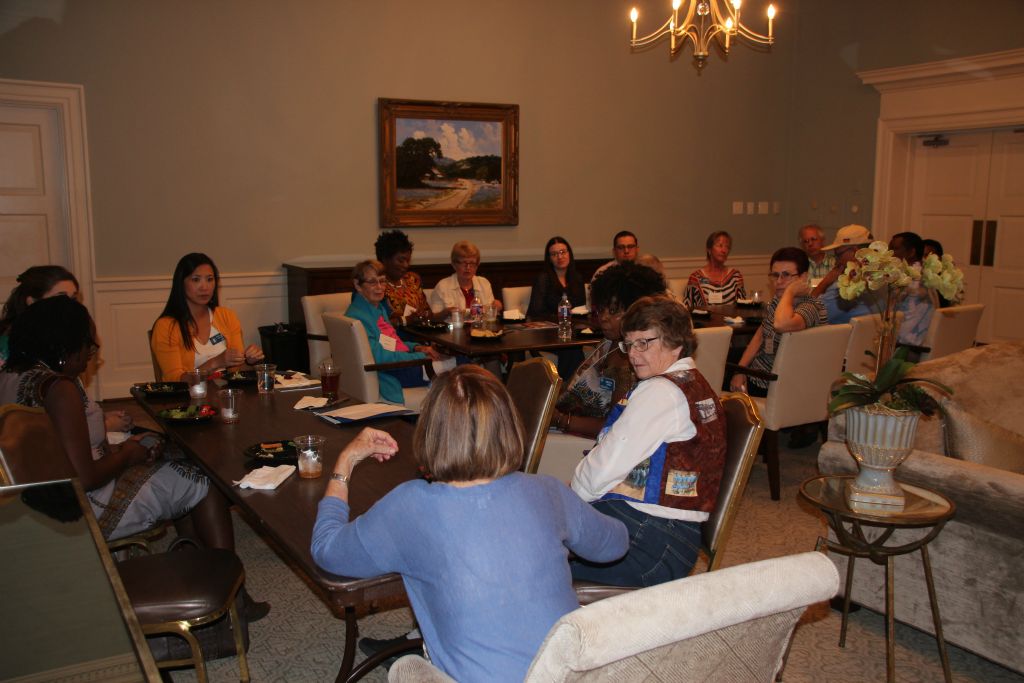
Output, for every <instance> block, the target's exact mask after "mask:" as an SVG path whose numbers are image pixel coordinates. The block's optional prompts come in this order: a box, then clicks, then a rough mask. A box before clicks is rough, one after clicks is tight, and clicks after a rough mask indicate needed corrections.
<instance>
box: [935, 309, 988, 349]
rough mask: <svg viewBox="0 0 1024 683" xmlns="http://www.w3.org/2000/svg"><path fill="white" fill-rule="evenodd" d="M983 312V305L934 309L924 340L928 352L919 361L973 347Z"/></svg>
mask: <svg viewBox="0 0 1024 683" xmlns="http://www.w3.org/2000/svg"><path fill="white" fill-rule="evenodd" d="M984 312H985V305H984V304H969V305H967V306H950V307H949V308H937V309H935V311H934V312H933V313H932V321H931V324H929V325H928V334H927V335H925V338H924V345H925V346H927V347H928V348H929V349H930V350H929V351H928V352H927V353H925V354H923V355H922V356H921V360H932V359H934V358H941V357H942V356H948V355H949V354H951V353H956V352H957V351H963V350H964V349H969V348H971V347H972V346H974V338H975V337H976V336H977V334H978V324H979V323H981V314H982V313H984Z"/></svg>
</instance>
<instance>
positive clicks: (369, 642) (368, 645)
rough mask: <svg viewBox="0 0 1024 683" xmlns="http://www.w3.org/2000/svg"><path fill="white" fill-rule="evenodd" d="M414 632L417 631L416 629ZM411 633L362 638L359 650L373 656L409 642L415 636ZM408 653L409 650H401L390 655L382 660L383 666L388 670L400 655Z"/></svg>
mask: <svg viewBox="0 0 1024 683" xmlns="http://www.w3.org/2000/svg"><path fill="white" fill-rule="evenodd" d="M412 633H415V631H413V632H412ZM410 635H411V634H409V633H407V634H405V635H403V636H398V637H397V638H360V639H359V643H358V645H359V651H360V652H362V653H363V654H364V655H366V656H367V657H372V656H374V655H375V654H378V653H380V652H383V651H384V650H389V649H391V648H395V647H400V646H401V645H403V644H406V643H408V642H409V641H410V640H413V638H414V637H415V636H413V637H410ZM406 654H408V652H399V653H398V654H396V655H395V656H393V657H388V658H387V659H385V660H384V661H383V662H381V666H383V667H384V670H385V671H387V670H389V669H390V668H391V665H392V664H394V663H395V662H397V661H398V658H399V657H403V656H405V655H406Z"/></svg>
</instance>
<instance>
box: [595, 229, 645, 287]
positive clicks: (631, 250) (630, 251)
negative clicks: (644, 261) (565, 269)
mask: <svg viewBox="0 0 1024 683" xmlns="http://www.w3.org/2000/svg"><path fill="white" fill-rule="evenodd" d="M639 255H640V241H639V240H637V238H636V235H634V234H633V233H631V232H630V231H629V230H620V231H619V232H617V233H615V237H613V238H612V256H614V257H615V258H613V259H612V260H611V261H609V262H608V263H605V264H604V265H602V266H601V267H600V268H598V269H597V270H596V271H594V277H592V278H591V279H590V282H591V283H593V282H594V280H596V279H597V276H598V275H600V274H601V273H603V272H604V271H605V269H607V268H611V267H612V266H614V265H615V264H620V263H626V262H627V261H629V262H632V261H636V257H637V256H639Z"/></svg>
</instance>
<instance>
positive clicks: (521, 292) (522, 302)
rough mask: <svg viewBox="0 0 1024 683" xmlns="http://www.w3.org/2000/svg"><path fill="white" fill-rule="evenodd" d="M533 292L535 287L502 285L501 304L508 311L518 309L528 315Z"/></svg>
mask: <svg viewBox="0 0 1024 683" xmlns="http://www.w3.org/2000/svg"><path fill="white" fill-rule="evenodd" d="M532 294H533V287H502V288H501V305H502V306H504V307H505V310H506V311H513V310H518V311H521V312H522V314H523V315H526V311H527V309H529V308H530V296H531V295H532Z"/></svg>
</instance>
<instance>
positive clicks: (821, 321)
mask: <svg viewBox="0 0 1024 683" xmlns="http://www.w3.org/2000/svg"><path fill="white" fill-rule="evenodd" d="M809 263H810V262H809V261H808V259H807V254H806V253H805V252H804V250H803V249H799V248H797V247H783V248H782V249H779V250H778V251H776V252H775V253H774V254H772V260H771V272H769V273H768V278H769V280H770V281H771V282H770V284H771V285H772V286H773V287H774V288H775V297H774V298H773V299H772V301H771V303H769V304H768V309H767V310H766V311H765V316H764V320H762V321H761V327H759V328H758V329H757V332H755V333H754V336H753V338H752V339H751V340H750V343H749V344H747V349H746V350H745V351H744V352H743V357H742V358H740V362H739V364H740V365H742V366H743V367H745V368H746V367H750V368H755V369H758V370H764V371H765V372H771V369H772V365H773V364H774V363H775V354H776V353H778V351H779V345H780V344H781V343H782V340H781V339H779V335H780V334H783V333H785V332H798V331H800V330H803V329H806V328H808V327H815V326H817V325H825V324H827V323H828V313H826V311H825V305H824V304H823V303H821V301H820V300H819V299H817V298H816V297H813V296H811V286H810V281H809V280H808V279H807V268H808V265H809ZM729 388H730V389H732V390H733V391H745V392H747V393H749V394H750V395H751V396H766V395H767V394H768V382H766V381H765V380H763V379H760V378H759V377H749V378H748V377H747V375H745V374H743V373H736V374H735V375H733V376H732V380H730V382H729Z"/></svg>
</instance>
